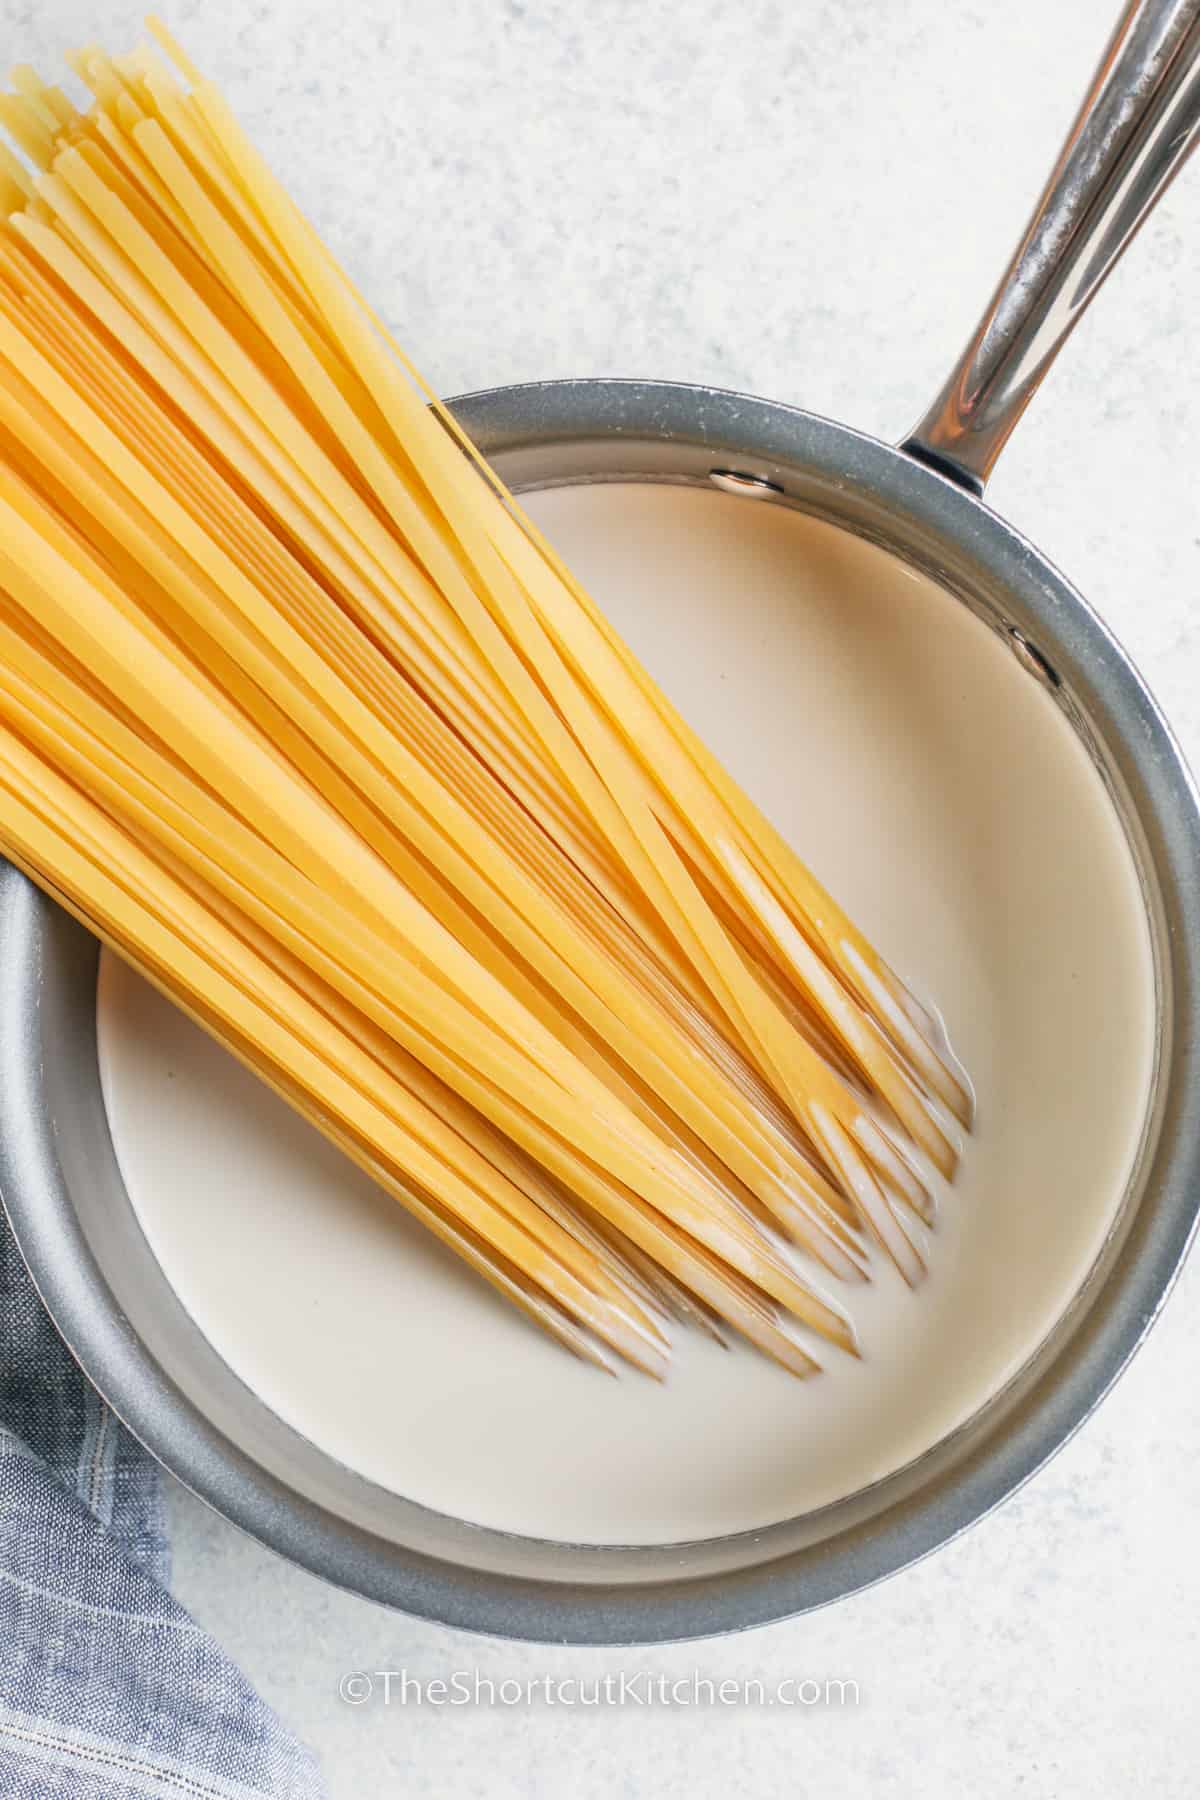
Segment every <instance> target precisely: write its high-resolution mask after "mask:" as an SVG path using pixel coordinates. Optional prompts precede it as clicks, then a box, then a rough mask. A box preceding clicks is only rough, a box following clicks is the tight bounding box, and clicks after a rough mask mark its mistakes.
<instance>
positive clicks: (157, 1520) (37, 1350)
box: [0, 1215, 325, 1800]
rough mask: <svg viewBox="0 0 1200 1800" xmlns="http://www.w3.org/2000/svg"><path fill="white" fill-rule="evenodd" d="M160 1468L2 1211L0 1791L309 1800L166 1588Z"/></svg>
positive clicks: (294, 1769)
mask: <svg viewBox="0 0 1200 1800" xmlns="http://www.w3.org/2000/svg"><path fill="white" fill-rule="evenodd" d="M168 1572H169V1550H168V1544H167V1538H166V1531H165V1519H164V1508H163V1500H162V1494H161V1491H160V1485H159V1477H158V1471H157V1469H156V1467H155V1465H154V1463H153V1462H152V1460H151V1459H150V1457H149V1456H148V1455H147V1454H146V1452H145V1451H144V1450H143V1449H142V1448H141V1446H140V1445H138V1444H137V1443H135V1441H134V1440H133V1438H131V1437H130V1435H129V1433H128V1432H127V1431H126V1430H125V1429H124V1428H123V1426H121V1425H120V1424H119V1423H118V1421H117V1419H116V1418H115V1417H114V1415H113V1413H112V1412H111V1411H110V1410H109V1408H108V1407H107V1406H106V1405H105V1404H104V1402H103V1401H102V1400H101V1399H100V1397H99V1395H98V1394H97V1393H96V1391H95V1389H94V1388H93V1387H92V1386H91V1384H90V1383H89V1382H88V1381H87V1380H86V1379H85V1377H84V1376H83V1375H82V1374H81V1372H80V1370H79V1368H78V1367H77V1365H76V1364H75V1362H74V1360H73V1358H72V1357H71V1355H70V1352H69V1351H68V1350H67V1349H66V1347H65V1345H64V1344H63V1343H62V1341H61V1339H60V1338H59V1337H58V1335H57V1333H56V1331H55V1329H54V1327H53V1325H52V1324H51V1323H50V1320H49V1318H48V1317H47V1315H46V1312H45V1310H44V1308H43V1307H42V1304H41V1302H40V1300H39V1299H38V1297H37V1294H36V1292H35V1290H34V1288H33V1285H32V1283H31V1282H30V1280H29V1277H28V1275H27V1273H26V1271H25V1266H24V1264H23V1263H22V1261H21V1257H20V1254H19V1252H18V1250H17V1247H16V1244H15V1243H14V1241H13V1238H12V1234H11V1232H10V1231H9V1229H8V1225H7V1223H6V1222H5V1221H4V1219H3V1216H2V1215H0V1796H2V1797H3V1800H134V1796H137V1797H138V1800H146V1797H147V1796H152V1797H154V1800H158V1797H159V1796H161V1800H258V1797H260V1796H270V1797H272V1800H273V1797H275V1796H279V1797H280V1800H284V1797H286V1800H320V1796H322V1795H323V1794H324V1792H325V1789H324V1785H323V1783H322V1781H321V1778H320V1775H319V1773H318V1770H317V1766H316V1763H315V1761H314V1759H313V1757H312V1755H311V1753H310V1752H309V1751H308V1750H306V1749H305V1748H304V1747H303V1746H302V1745H300V1744H299V1743H298V1742H297V1741H296V1739H295V1738H294V1737H293V1736H292V1734H291V1733H290V1732H289V1731H288V1730H287V1729H286V1728H285V1726H284V1725H283V1724H282V1722H281V1721H280V1720H279V1719H278V1718H277V1717H276V1716H275V1714H274V1713H272V1712H271V1710H270V1709H269V1708H268V1707H267V1706H265V1705H264V1704H263V1702H262V1701H261V1700H260V1699H259V1698H258V1695H257V1694H256V1693H255V1692H254V1690H253V1688H252V1687H251V1686H250V1685H249V1683H248V1682H247V1681H246V1679H245V1677H244V1676H243V1675H242V1674H240V1672H239V1671H238V1670H237V1669H236V1668H235V1667H234V1665H233V1664H232V1663H231V1662H230V1661H229V1659H228V1658H227V1657H226V1656H224V1655H223V1654H222V1652H221V1650H220V1649H219V1647H218V1646H217V1645H216V1644H215V1643H214V1642H213V1641H212V1639H211V1638H210V1637H208V1636H207V1635H206V1634H205V1633H204V1632H203V1631H202V1630H201V1629H200V1627H199V1626H198V1625H197V1624H196V1623H195V1621H194V1620H193V1619H191V1618H189V1616H188V1614H187V1613H186V1612H185V1611H184V1610H183V1608H182V1607H181V1606H179V1605H178V1603H177V1602H176V1601H175V1600H173V1599H172V1597H171V1595H170V1593H169V1592H168V1590H167V1587H166V1581H167V1578H168Z"/></svg>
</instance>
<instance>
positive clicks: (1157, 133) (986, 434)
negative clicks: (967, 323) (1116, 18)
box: [901, 0, 1200, 494]
mask: <svg viewBox="0 0 1200 1800" xmlns="http://www.w3.org/2000/svg"><path fill="white" fill-rule="evenodd" d="M1198 139H1200V0H1130V4H1128V5H1127V6H1126V8H1125V10H1124V12H1123V14H1122V16H1121V19H1120V22H1119V23H1118V25H1117V28H1116V30H1115V31H1114V33H1113V36H1112V38H1111V40H1110V41H1109V44H1108V47H1107V49H1106V50H1105V52H1104V56H1103V57H1102V59H1101V62H1100V67H1099V68H1098V69H1097V71H1096V74H1095V77H1094V79H1093V81H1092V85H1091V87H1090V88H1089V89H1088V92H1087V94H1086V96H1085V98H1084V102H1083V105H1082V107H1081V109H1080V112H1079V116H1078V118H1077V119H1076V121H1075V123H1074V125H1073V126H1072V127H1071V131H1070V133H1069V135H1068V137H1067V141H1066V143H1065V145H1064V146H1063V150H1062V153H1061V155H1060V156H1059V159H1058V162H1057V163H1056V164H1055V166H1054V169H1053V171H1052V173H1051V175H1050V179H1049V181H1048V182H1047V183H1046V187H1045V191H1044V192H1043V194H1042V197H1041V199H1040V200H1039V201H1038V204H1037V208H1036V210H1035V211H1034V214H1033V217H1032V219H1031V220H1030V222H1029V225H1028V228H1027V229H1026V232H1025V235H1024V237H1023V238H1022V239H1021V242H1020V243H1019V245H1018V246H1017V250H1016V253H1015V255H1014V256H1013V259H1012V261H1011V262H1010V263H1009V265H1008V268H1007V269H1006V270H1005V272H1004V276H1003V278H1002V280H1001V282H1000V285H999V287H998V288H997V289H996V292H995V295H994V296H993V298H992V301H991V303H990V305H989V306H988V309H987V311H986V312H985V313H984V315H983V318H982V319H981V320H980V323H979V326H978V328H977V329H976V331H975V334H974V336H973V337H972V338H971V341H970V342H969V343H968V345H967V347H966V349H965V350H964V352H963V354H962V356H961V357H960V359H959V361H958V364H957V366H956V367H955V369H954V370H953V372H952V374H951V376H950V379H949V380H948V381H947V383H946V385H945V387H944V388H943V389H942V391H941V393H940V394H939V395H938V397H937V399H936V400H935V401H934V403H933V405H932V406H931V407H930V409H929V411H928V412H927V413H926V414H925V416H924V418H923V419H922V420H921V421H920V423H919V424H918V425H917V426H916V427H915V428H914V430H913V431H912V433H911V434H910V435H909V437H908V438H906V439H905V441H904V443H903V444H902V446H901V447H902V449H904V450H907V451H908V452H909V454H910V455H912V456H915V457H917V458H918V459H919V460H920V461H922V462H925V463H928V464H930V465H931V466H932V467H934V468H936V469H939V470H940V471H941V472H942V473H943V474H946V475H949V476H951V478H952V479H954V480H955V481H957V482H959V483H960V485H962V486H964V487H967V488H970V489H971V490H972V491H973V492H975V493H977V494H981V493H982V492H983V484H984V482H985V481H986V480H987V478H988V476H989V475H990V474H991V471H992V466H993V464H994V463H995V461H996V458H997V457H998V456H999V454H1000V452H1001V450H1002V449H1003V448H1004V445H1005V443H1006V442H1007V440H1008V435H1009V433H1010V432H1011V431H1012V429H1013V427H1014V425H1015V424H1016V423H1017V420H1018V419H1019V418H1020V417H1021V414H1022V413H1023V412H1024V410H1025V408H1026V406H1027V405H1028V404H1029V402H1030V400H1031V399H1032V398H1033V396H1034V394H1035V392H1036V391H1037V387H1038V384H1039V382H1040V381H1041V379H1042V376H1043V375H1044V374H1045V373H1046V370H1047V369H1048V368H1049V367H1050V364H1051V363H1052V362H1053V361H1054V358H1055V356H1056V355H1057V354H1058V351H1059V348H1060V346H1061V345H1062V344H1063V342H1064V341H1065V339H1066V338H1067V337H1068V336H1069V334H1070V332H1071V330H1072V328H1073V327H1074V325H1075V324H1076V322H1077V321H1078V319H1079V317H1080V315H1081V314H1082V313H1083V311H1084V308H1085V307H1086V306H1087V305H1088V304H1089V302H1090V301H1091V300H1092V298H1093V296H1094V295H1095V293H1096V291H1097V289H1098V288H1099V287H1100V284H1101V282H1102V281H1103V280H1104V278H1105V276H1106V275H1107V274H1108V272H1109V270H1110V269H1111V268H1112V266H1113V264H1114V263H1115V262H1116V260H1117V258H1118V257H1119V256H1120V255H1121V252H1122V251H1123V250H1124V249H1125V246H1126V245H1127V244H1128V243H1129V241H1130V239H1131V238H1132V237H1133V235H1134V233H1135V232H1136V231H1137V229H1138V227H1139V225H1140V224H1141V223H1142V221H1143V219H1144V218H1145V217H1146V215H1147V214H1148V213H1149V211H1150V209H1151V208H1152V207H1153V205H1154V203H1155V201H1156V200H1157V199H1158V197H1159V195H1160V194H1161V193H1162V192H1163V191H1164V189H1165V188H1166V187H1167V185H1168V184H1169V182H1170V181H1171V179H1172V177H1173V176H1174V175H1176V174H1177V173H1178V171H1179V169H1180V168H1181V166H1182V165H1183V162H1184V161H1185V159H1186V157H1187V155H1188V153H1189V151H1191V150H1193V149H1194V148H1195V146H1196V143H1197V140H1198Z"/></svg>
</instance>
